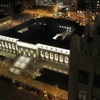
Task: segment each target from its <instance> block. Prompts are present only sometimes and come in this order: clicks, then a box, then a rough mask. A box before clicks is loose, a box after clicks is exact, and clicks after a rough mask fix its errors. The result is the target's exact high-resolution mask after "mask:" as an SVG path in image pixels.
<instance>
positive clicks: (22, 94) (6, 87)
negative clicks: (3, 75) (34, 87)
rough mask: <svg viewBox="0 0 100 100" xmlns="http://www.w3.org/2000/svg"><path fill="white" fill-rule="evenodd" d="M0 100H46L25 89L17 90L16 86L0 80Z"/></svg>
mask: <svg viewBox="0 0 100 100" xmlns="http://www.w3.org/2000/svg"><path fill="white" fill-rule="evenodd" d="M0 100H47V99H46V98H44V97H43V96H42V95H36V94H34V92H30V91H27V90H25V89H21V90H19V89H18V87H17V86H15V85H12V84H10V83H7V82H6V81H5V80H2V79H0Z"/></svg>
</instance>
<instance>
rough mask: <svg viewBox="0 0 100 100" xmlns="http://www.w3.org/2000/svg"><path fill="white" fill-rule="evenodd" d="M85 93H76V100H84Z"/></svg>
mask: <svg viewBox="0 0 100 100" xmlns="http://www.w3.org/2000/svg"><path fill="white" fill-rule="evenodd" d="M86 96H87V93H86V92H84V91H80V90H79V91H78V100H86Z"/></svg>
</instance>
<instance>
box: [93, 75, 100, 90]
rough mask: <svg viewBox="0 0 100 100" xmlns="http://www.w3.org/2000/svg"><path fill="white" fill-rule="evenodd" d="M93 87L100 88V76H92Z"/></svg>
mask: <svg viewBox="0 0 100 100" xmlns="http://www.w3.org/2000/svg"><path fill="white" fill-rule="evenodd" d="M94 86H95V87H97V88H100V75H98V74H95V76H94Z"/></svg>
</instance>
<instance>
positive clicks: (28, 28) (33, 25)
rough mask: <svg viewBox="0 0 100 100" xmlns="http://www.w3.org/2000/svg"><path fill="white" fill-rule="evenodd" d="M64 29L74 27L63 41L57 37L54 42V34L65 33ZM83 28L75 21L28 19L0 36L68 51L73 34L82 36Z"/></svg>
mask: <svg viewBox="0 0 100 100" xmlns="http://www.w3.org/2000/svg"><path fill="white" fill-rule="evenodd" d="M66 27H74V31H73V32H72V33H71V34H69V35H67V36H66V37H65V38H64V39H63V40H61V37H59V38H58V39H57V40H54V39H53V37H54V36H55V35H56V34H60V33H64V32H66ZM83 33H84V26H79V24H78V23H76V22H75V21H70V20H64V19H54V18H47V17H45V18H38V19H36V20H35V19H30V20H28V21H26V22H24V23H22V24H20V25H18V26H16V27H13V28H11V29H9V30H5V31H2V32H1V33H0V35H3V36H8V37H12V38H17V39H19V41H22V42H27V43H31V44H37V43H41V44H45V45H50V46H55V47H59V48H64V49H70V40H71V37H72V36H73V35H74V34H77V35H79V36H81V35H83Z"/></svg>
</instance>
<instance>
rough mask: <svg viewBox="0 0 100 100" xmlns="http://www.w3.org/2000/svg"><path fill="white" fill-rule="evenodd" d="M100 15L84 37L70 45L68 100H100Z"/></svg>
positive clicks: (88, 27) (86, 29)
mask: <svg viewBox="0 0 100 100" xmlns="http://www.w3.org/2000/svg"><path fill="white" fill-rule="evenodd" d="M99 43H100V15H97V16H96V20H95V22H94V25H93V24H91V23H90V22H89V23H88V24H87V25H86V27H85V30H84V36H82V37H79V36H78V35H74V36H73V37H72V40H71V43H70V67H69V81H68V82H69V85H68V88H69V90H68V95H69V97H68V100H99V99H100V67H99V66H100V63H99V62H100V52H99V51H100V47H99Z"/></svg>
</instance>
